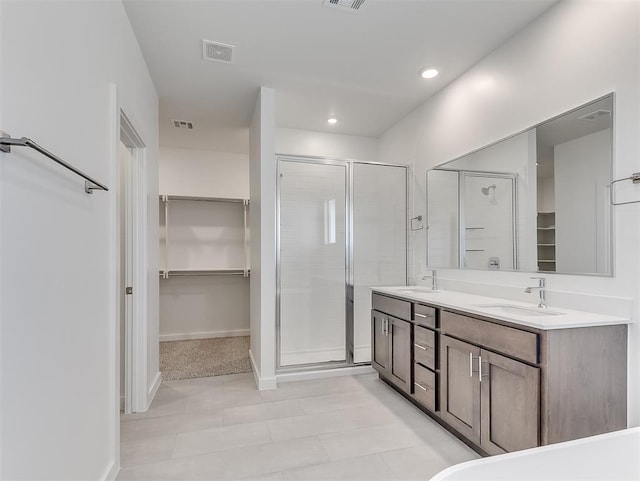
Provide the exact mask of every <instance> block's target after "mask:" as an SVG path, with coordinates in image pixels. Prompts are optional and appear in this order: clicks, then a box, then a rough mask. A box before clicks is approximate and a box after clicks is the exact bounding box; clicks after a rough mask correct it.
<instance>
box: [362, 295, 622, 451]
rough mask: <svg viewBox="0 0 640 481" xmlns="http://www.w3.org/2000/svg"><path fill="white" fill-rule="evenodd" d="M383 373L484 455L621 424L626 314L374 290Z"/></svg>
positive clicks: (377, 361)
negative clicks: (618, 314)
mask: <svg viewBox="0 0 640 481" xmlns="http://www.w3.org/2000/svg"><path fill="white" fill-rule="evenodd" d="M371 319H372V365H373V367H374V368H375V369H376V370H377V371H378V373H379V375H380V378H381V379H383V380H384V381H386V382H387V383H388V384H389V385H391V386H392V387H394V388H395V389H396V390H398V391H399V392H401V393H402V394H403V395H404V396H405V397H406V398H407V399H409V400H410V401H411V402H413V403H415V404H416V405H417V406H419V407H420V408H421V409H422V410H423V411H424V412H426V413H427V414H429V415H430V416H431V417H433V418H434V419H436V420H437V421H438V422H440V423H441V424H442V425H444V426H445V427H446V428H447V429H449V430H450V431H452V432H453V433H454V434H456V435H457V436H458V437H460V438H461V439H463V440H464V441H465V442H466V443H467V444H469V445H470V446H472V447H473V448H474V449H475V450H477V451H478V452H480V453H482V454H501V453H505V452H512V451H518V450H521V449H527V448H532V447H536V446H541V445H547V444H552V443H557V442H562V441H568V440H572V439H578V438H583V437H586V436H591V435H596V434H601V433H605V432H610V431H615V430H619V429H624V428H626V427H627V367H626V364H627V323H628V322H629V321H628V320H627V319H623V318H619V317H612V316H606V315H599V314H593V313H583V312H578V311H570V310H566V309H556V308H553V309H537V308H535V307H532V306H527V305H524V304H522V303H518V302H511V301H505V300H503V299H493V298H487V297H482V296H476V295H471V294H463V293H457V292H450V291H435V292H433V291H428V290H424V289H420V288H416V287H407V286H404V287H388V288H373V294H372V313H371Z"/></svg>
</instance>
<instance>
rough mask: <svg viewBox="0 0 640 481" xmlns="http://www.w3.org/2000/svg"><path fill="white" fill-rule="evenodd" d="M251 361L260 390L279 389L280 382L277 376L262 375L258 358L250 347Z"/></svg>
mask: <svg viewBox="0 0 640 481" xmlns="http://www.w3.org/2000/svg"><path fill="white" fill-rule="evenodd" d="M249 362H250V363H251V369H252V370H253V378H254V379H255V381H256V386H258V391H268V390H271V389H277V387H278V383H277V382H276V378H275V377H269V378H263V377H262V376H261V375H260V370H259V369H258V367H257V365H256V360H255V359H254V357H253V352H251V349H249Z"/></svg>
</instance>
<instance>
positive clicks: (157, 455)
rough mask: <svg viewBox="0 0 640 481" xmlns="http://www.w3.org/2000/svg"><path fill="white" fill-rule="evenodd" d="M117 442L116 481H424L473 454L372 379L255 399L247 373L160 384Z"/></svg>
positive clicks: (316, 384) (125, 422) (322, 383)
mask: <svg viewBox="0 0 640 481" xmlns="http://www.w3.org/2000/svg"><path fill="white" fill-rule="evenodd" d="M121 439H122V444H121V448H122V449H121V464H122V466H123V468H122V470H121V471H120V474H119V476H118V480H121V481H125V480H135V479H157V480H166V479H170V480H225V479H251V480H265V481H266V480H274V481H275V480H277V481H284V480H296V481H297V480H344V481H346V480H428V479H429V478H430V477H431V476H433V475H434V474H435V473H437V472H438V471H440V470H442V469H444V468H446V467H448V466H450V465H452V464H457V463H460V462H463V461H468V460H471V459H475V458H477V457H478V455H477V454H476V453H475V452H473V451H472V450H471V449H469V448H468V447H467V446H465V445H464V444H463V443H462V442H460V441H459V440H458V439H456V438H455V437H454V436H453V435H451V434H450V433H448V432H447V431H446V430H444V429H443V428H442V427H440V426H439V425H438V424H437V423H435V422H434V421H432V420H431V419H430V418H429V417H428V416H427V415H425V414H424V413H422V412H421V411H420V410H418V409H417V408H416V407H415V406H413V405H411V404H410V403H409V402H408V401H406V400H405V399H403V398H402V396H400V395H399V394H398V393H396V392H395V391H393V390H392V389H391V388H389V387H388V386H387V385H386V384H384V383H383V382H381V381H380V380H378V376H377V374H365V375H360V376H348V377H337V378H330V379H321V380H314V381H304V382H296V383H286V384H282V385H281V386H280V387H279V388H278V389H277V390H274V391H262V392H260V391H257V390H256V387H255V383H254V381H253V375H252V374H251V373H248V374H235V375H230V376H219V377H211V378H203V379H190V380H184V381H172V382H165V383H163V384H162V386H161V388H160V389H159V391H158V394H157V396H156V399H155V400H154V401H153V404H152V405H151V408H150V409H149V411H148V412H146V413H139V414H133V415H127V416H123V417H122V423H121Z"/></svg>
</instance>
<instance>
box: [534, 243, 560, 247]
mask: <svg viewBox="0 0 640 481" xmlns="http://www.w3.org/2000/svg"><path fill="white" fill-rule="evenodd" d="M555 246H556V245H555V244H538V247H555Z"/></svg>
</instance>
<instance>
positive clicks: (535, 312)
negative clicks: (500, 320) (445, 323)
mask: <svg viewBox="0 0 640 481" xmlns="http://www.w3.org/2000/svg"><path fill="white" fill-rule="evenodd" d="M475 307H479V308H481V309H486V310H487V311H492V312H494V313H500V314H515V315H518V316H525V317H540V316H561V315H562V314H563V313H562V312H555V311H550V310H549V309H542V308H539V307H538V308H536V307H522V306H513V305H510V304H476V305H475Z"/></svg>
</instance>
